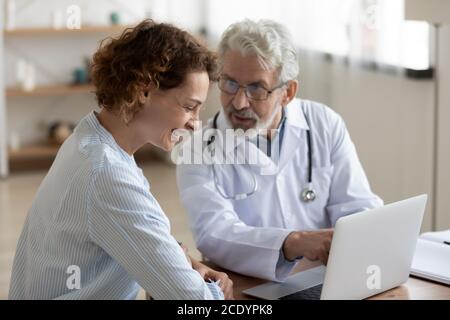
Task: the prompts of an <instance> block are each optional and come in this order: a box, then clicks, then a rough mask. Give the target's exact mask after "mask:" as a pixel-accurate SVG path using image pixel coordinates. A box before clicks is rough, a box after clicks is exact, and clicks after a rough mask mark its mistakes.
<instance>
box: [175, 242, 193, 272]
mask: <svg viewBox="0 0 450 320" xmlns="http://www.w3.org/2000/svg"><path fill="white" fill-rule="evenodd" d="M178 244H179V245H180V247H181V249H183V251H184V254H185V255H186V259H187V261H188V262H189V264H190V265H191V267H192V260H191V257H190V256H189V253H188V248H187V247H186V246H185V245H184V244H183V243H181V242H178Z"/></svg>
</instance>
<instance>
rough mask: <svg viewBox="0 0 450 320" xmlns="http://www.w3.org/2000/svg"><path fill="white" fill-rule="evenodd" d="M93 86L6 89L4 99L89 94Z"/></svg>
mask: <svg viewBox="0 0 450 320" xmlns="http://www.w3.org/2000/svg"><path fill="white" fill-rule="evenodd" d="M94 89H95V88H94V86H93V85H90V84H83V85H70V84H68V85H52V86H41V87H37V88H35V89H34V90H32V91H24V90H22V89H19V88H7V89H6V97H7V98H12V97H35V96H38V97H42V96H58V95H69V94H79V93H89V92H93V91H94Z"/></svg>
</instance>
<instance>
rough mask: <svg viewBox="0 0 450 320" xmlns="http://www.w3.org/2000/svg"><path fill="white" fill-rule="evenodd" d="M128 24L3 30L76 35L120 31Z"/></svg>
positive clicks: (8, 34)
mask: <svg viewBox="0 0 450 320" xmlns="http://www.w3.org/2000/svg"><path fill="white" fill-rule="evenodd" d="M128 27H130V26H126V25H125V26H124V25H118V26H85V27H83V28H81V29H67V28H65V27H64V28H61V29H53V28H23V29H14V30H4V34H5V37H16V36H19V37H20V36H47V35H70V34H73V35H76V34H90V33H109V34H114V33H120V32H122V31H123V30H124V29H125V28H128Z"/></svg>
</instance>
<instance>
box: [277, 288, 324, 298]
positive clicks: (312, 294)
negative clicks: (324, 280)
mask: <svg viewBox="0 0 450 320" xmlns="http://www.w3.org/2000/svg"><path fill="white" fill-rule="evenodd" d="M321 292H322V284H319V285H317V286H315V287H311V288H308V289H305V290H302V291H298V292H295V293H293V294H290V295H287V296H284V297H281V298H279V300H320V293H321Z"/></svg>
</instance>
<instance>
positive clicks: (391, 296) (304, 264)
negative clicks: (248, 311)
mask: <svg viewBox="0 0 450 320" xmlns="http://www.w3.org/2000/svg"><path fill="white" fill-rule="evenodd" d="M205 264H207V265H209V266H210V267H212V268H214V269H216V270H220V271H223V272H226V273H227V274H228V276H229V277H230V278H231V280H233V283H234V297H235V299H238V300H251V299H254V298H252V297H250V296H247V295H245V294H243V293H242V291H243V290H245V289H248V288H251V287H254V286H257V285H260V284H263V283H265V282H267V281H266V280H262V279H257V278H252V277H247V276H244V275H241V274H238V273H234V272H231V271H228V270H225V269H222V268H219V267H217V266H215V265H214V264H212V263H211V262H205ZM318 265H319V264H318V263H317V262H311V261H308V260H306V259H303V260H302V261H301V262H299V263H298V264H297V266H296V268H295V269H294V271H293V272H300V271H304V270H307V269H310V268H313V267H316V266H318ZM369 299H370V300H429V299H433V300H438V299H446V300H450V286H446V285H443V284H439V283H435V282H431V281H426V280H422V279H418V278H415V277H410V278H409V279H408V281H407V282H406V283H404V284H403V285H401V286H399V287H396V288H393V289H391V290H388V291H385V292H383V293H380V294H378V295H376V296H373V297H371V298H369Z"/></svg>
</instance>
